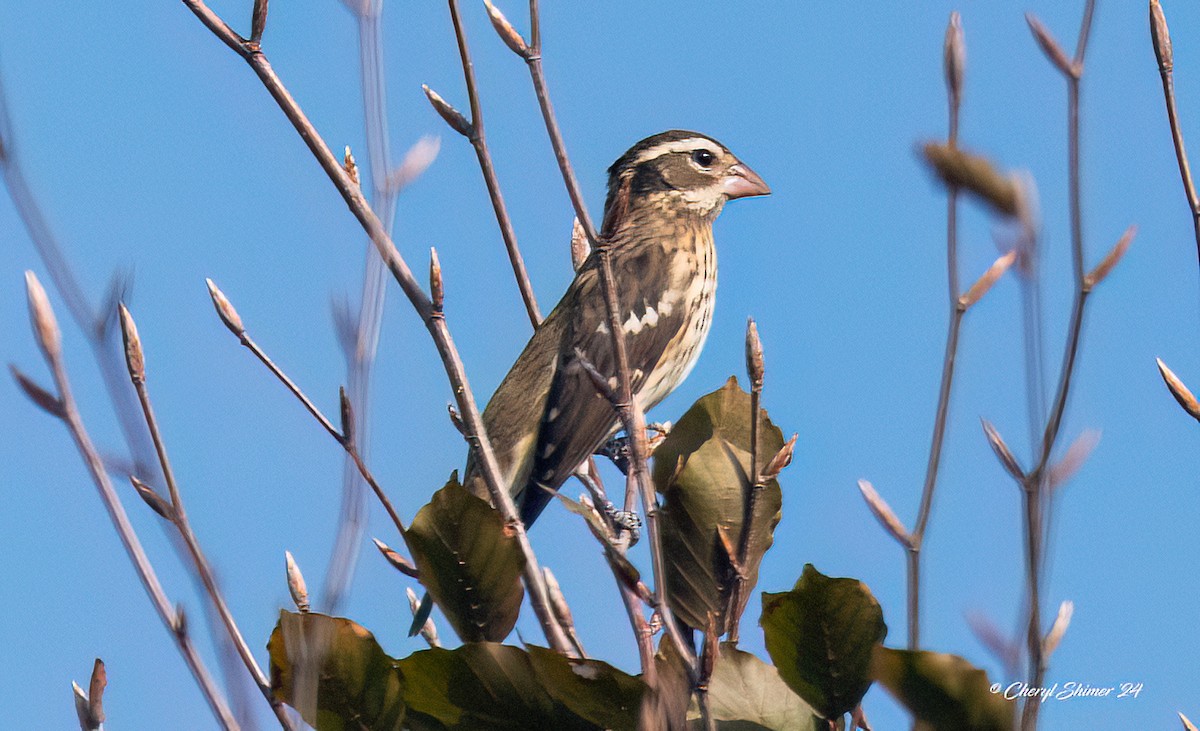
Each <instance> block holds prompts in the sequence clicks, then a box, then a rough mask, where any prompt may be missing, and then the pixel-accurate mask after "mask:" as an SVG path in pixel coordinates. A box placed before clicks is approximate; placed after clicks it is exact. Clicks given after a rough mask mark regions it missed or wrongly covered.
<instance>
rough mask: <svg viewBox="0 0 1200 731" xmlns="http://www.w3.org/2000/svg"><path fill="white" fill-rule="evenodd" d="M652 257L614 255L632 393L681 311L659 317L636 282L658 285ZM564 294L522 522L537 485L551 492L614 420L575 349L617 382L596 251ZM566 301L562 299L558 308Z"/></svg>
mask: <svg viewBox="0 0 1200 731" xmlns="http://www.w3.org/2000/svg"><path fill="white" fill-rule="evenodd" d="M653 254H654V252H652V251H650V250H644V251H642V252H623V255H621V256H614V260H613V268H614V276H615V277H616V279H617V281H618V288H617V289H618V293H619V298H620V312H621V313H622V318H623V319H622V329H623V330H624V331H625V349H626V353H627V356H628V361H629V367H630V375H631V377H632V384H631V385H632V387H633V391H634V393H637V392H638V391H639V390H640V389H641V387H642V385H643V384H644V383H645V382H646V378H647V376H648V375H649V374H650V373H651V372H653V370H654V369H655V368H656V367H657V366H658V364H659V361H660V360H661V359H662V356H663V352H664V351H665V350H666V347H667V344H668V342H670V341H671V339H672V338H674V337H675V335H676V334H677V333H678V332H679V331H680V329H681V328H682V327H683V323H684V313H683V312H682V308H680V307H675V308H672V310H671V311H670V312H668V314H667V315H665V316H662V315H660V314H659V312H658V310H657V309H655V308H656V305H657V303H656V302H653V301H649V300H648V299H647V298H646V296H645V295H646V293H647V292H646V288H645V287H642V286H638V282H644V281H647V280H648V281H653V282H655V283H656V284H657V283H659V282H663V281H665V279H666V274H665V273H663V272H658V271H656V270H655V268H656V267H658V268H661V267H662V266H663V263H662V257H661V254H660V255H659V256H654V255H653ZM568 295H569V296H571V297H574V298H575V300H574V302H573V303H571V304H570V306H569V311H570V313H571V316H570V322H569V324H568V325H567V326H566V327H565V329H564V332H563V338H562V342H561V347H560V349H559V352H558V361H557V366H556V368H555V370H554V376H553V380H552V381H551V384H550V389H549V394H548V396H547V398H546V400H545V410H544V411H543V418H542V424H541V430H540V432H539V434H538V438H537V442H536V446H535V449H534V450H533V461H532V469H531V470H530V472H529V478H528V484H527V487H526V488H525V491H524V493H523V494H522V495H521V496H520V498H519V503H520V505H521V517H522V519H523V520H524V521H525V524H526V525H528V524H529V523H530V522H532V519H533V518H536V517H537V515H538V514H539V513H540V512H541V511H542V508H544V507H545V505H546V503H548V502H549V501H550V494H549V493H548V492H546V489H543V488H548V489H551V490H557V489H558V488H559V486H561V485H562V483H563V482H565V481H566V480H567V478H568V477H570V476H571V473H572V472H574V471H575V469H576V468H578V467H579V465H580V464H582V463H583V461H584V460H586V459H587V458H588V457H589V456H591V455H592V453H593V452H595V451H596V449H597V448H598V447H599V446H600V445H601V444H602V443H603V441H604V440H605V439H606V438H607V437H608V436H609V435H610V434H611V433H612V432H613V430H614V429H615V428H616V426H617V424H618V421H619V420H618V417H617V414H616V411H615V410H614V409H613V407H612V404H610V403H609V402H608V400H607V399H606V398H605V397H604V396H602V395H601V394H600V393H598V392H597V391H596V386H595V384H593V383H592V380H591V378H590V377H589V376H588V374H587V372H586V371H584V369H583V367H582V366H581V365H580V364H579V361H578V358H577V356H576V349H578V350H579V351H581V352H582V353H583V354H584V356H585V357H586V358H587V359H588V360H589V361H590V362H591V363H592V364H593V365H594V366H596V369H597V370H598V371H599V372H600V373H601V374H603V375H605V376H610V380H609V382H610V383H613V384H615V383H616V359H615V358H614V356H613V350H612V340H611V335H610V334H609V329H608V311H607V308H606V306H605V302H604V296H603V294H602V292H601V288H600V283H599V271H598V267H597V261H596V255H595V254H593V255H592V257H591V258H590V259H589V260H588V262H587V263H586V264H585V265H584V267H582V268H581V270H580V273H579V276H578V277H577V278H576V280H575V283H574V285H573V286H572V288H571V291H570V292H568ZM655 295H657V291H656V292H655ZM566 305H567V298H564V302H563V303H562V304H560V308H562V307H564V306H566Z"/></svg>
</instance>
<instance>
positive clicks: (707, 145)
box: [633, 137, 721, 165]
mask: <svg viewBox="0 0 1200 731" xmlns="http://www.w3.org/2000/svg"><path fill="white" fill-rule="evenodd" d="M700 148H703V149H705V150H708V151H709V152H711V153H712V154H713V155H714V156H717V157H720V155H721V151H720V150H719V149H718V148H717V145H716V144H715V143H714V142H713V141H712V140H710V139H708V138H707V137H688V138H686V139H682V140H674V141H672V142H662V143H659V144H657V145H655V146H654V147H651V148H648V149H646V150H643V151H642V152H640V153H638V156H637V157H636V158H634V160H633V164H634V165H640V164H642V163H644V162H646V161H648V160H653V159H655V158H656V157H662V156H663V155H669V154H671V153H672V152H691V151H692V150H696V149H700Z"/></svg>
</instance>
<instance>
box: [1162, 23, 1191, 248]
mask: <svg viewBox="0 0 1200 731" xmlns="http://www.w3.org/2000/svg"><path fill="white" fill-rule="evenodd" d="M1150 40H1151V41H1152V42H1153V44H1154V57H1155V58H1156V59H1157V60H1158V73H1159V76H1161V77H1162V87H1163V101H1164V102H1165V103H1166V106H1167V121H1168V123H1169V124H1170V126H1171V141H1172V142H1173V143H1174V145H1175V160H1176V162H1177V163H1178V164H1179V177H1180V179H1181V180H1182V181H1183V194H1184V197H1185V198H1187V205H1188V210H1189V212H1190V213H1191V214H1192V228H1193V229H1194V230H1195V233H1196V257H1197V259H1200V194H1197V192H1196V181H1195V179H1194V178H1193V177H1192V168H1191V165H1189V164H1188V156H1187V149H1186V148H1185V147H1184V144H1183V129H1182V128H1181V126H1180V124H1179V112H1178V110H1177V109H1176V105H1175V75H1174V72H1175V56H1174V50H1173V49H1172V48H1171V32H1170V30H1169V29H1168V28H1167V16H1166V14H1164V13H1163V9H1162V3H1161V2H1159V0H1150Z"/></svg>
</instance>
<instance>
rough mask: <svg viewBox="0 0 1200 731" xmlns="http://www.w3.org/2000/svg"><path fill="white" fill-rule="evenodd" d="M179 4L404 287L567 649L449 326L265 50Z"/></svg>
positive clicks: (552, 637)
mask: <svg viewBox="0 0 1200 731" xmlns="http://www.w3.org/2000/svg"><path fill="white" fill-rule="evenodd" d="M184 4H185V5H186V6H187V7H188V9H190V10H191V11H192V12H193V13H194V14H195V15H196V17H197V18H198V19H199V20H200V22H201V23H202V24H203V25H204V26H205V27H206V28H208V29H209V30H210V31H211V32H212V33H213V35H215V36H216V37H217V38H218V39H219V40H221V41H222V42H223V43H224V44H225V45H226V46H228V47H229V48H230V49H232V50H233V51H234V52H235V53H237V54H238V55H239V56H240V57H241V58H242V59H243V60H245V61H246V63H247V64H248V65H249V66H250V68H251V69H252V70H253V71H254V73H255V74H256V75H257V76H258V78H259V80H260V81H261V82H262V83H263V86H264V87H265V88H266V90H267V91H268V93H270V94H271V97H272V98H273V99H274V100H275V102H276V103H277V104H278V105H279V108H280V110H281V111H283V113H284V115H285V116H286V117H287V118H288V121H289V122H291V124H292V126H293V127H294V128H295V129H296V132H297V133H298V134H299V135H300V137H301V139H303V140H304V142H305V144H307V146H308V148H309V151H310V152H312V154H313V156H314V158H316V160H317V162H318V164H320V166H321V168H322V169H323V170H324V171H325V174H326V175H327V176H328V177H329V179H330V182H332V183H333V185H334V187H335V188H336V189H337V191H338V193H339V194H340V195H341V196H342V198H343V200H345V202H346V205H347V206H348V207H349V209H350V212H351V213H352V214H354V217H355V218H356V219H357V220H358V221H359V223H360V224H361V225H362V227H363V230H364V231H366V233H367V235H368V236H369V237H370V239H371V241H372V243H374V244H375V247H376V249H377V250H378V251H379V254H380V256H381V257H382V258H383V260H384V262H385V263H386V264H387V267H388V269H389V270H390V271H391V273H392V276H393V277H394V278H395V279H396V282H397V283H398V284H399V285H400V288H401V290H403V291H404V294H405V296H406V297H408V300H409V302H410V303H411V304H412V307H413V309H414V310H415V311H416V313H417V315H418V316H419V317H420V318H421V320H422V321H423V322H424V324H425V327H426V329H427V330H428V331H429V334H430V336H431V337H432V338H433V341H434V345H435V346H436V347H437V350H438V355H439V356H440V358H441V361H442V365H443V367H444V368H445V370H446V375H447V378H448V379H449V381H450V385H451V388H452V390H453V392H454V396H455V399H456V400H457V402H458V407H459V411H460V413H461V414H462V415H463V421H464V424H465V425H466V427H467V431H468V434H469V437H468V441H469V443H470V445H471V448H472V449H473V450H475V453H476V456H477V457H478V461H479V465H480V472H481V473H482V475H483V478H484V482H485V484H486V485H487V488H488V492H489V495H490V497H491V499H492V503H493V505H495V506H496V509H497V510H498V511H499V512H500V514H501V516H502V517H503V518H504V520H505V522H506V523H508V524H509V525H511V526H512V527H513V532H514V533H515V534H516V539H517V542H518V545H519V546H520V548H521V551H522V553H523V555H524V557H525V567H524V574H523V576H524V580H525V586H526V589H527V590H528V591H529V595H530V603H531V605H532V606H533V610H534V613H535V614H536V615H537V617H538V620H539V622H540V623H541V625H542V629H543V631H544V632H545V634H546V639H547V642H549V644H550V646H551V647H553V648H554V649H555V650H557V651H559V652H562V653H564V654H569V653H570V652H571V647H570V643H569V642H568V640H567V638H566V636H565V635H564V634H563V631H562V629H561V628H560V627H559V626H558V623H557V622H555V620H554V616H553V614H552V611H551V609H550V606H549V599H548V597H547V594H546V586H545V583H544V582H543V580H542V576H541V571H540V570H539V566H538V561H537V557H536V556H535V555H534V553H533V548H532V546H530V544H529V538H528V536H527V535H526V534H525V527H524V525H522V524H521V521H520V519H519V518H518V517H517V511H516V506H515V505H514V504H513V501H512V496H510V495H509V494H508V490H507V489H506V487H505V485H504V482H503V480H502V479H501V478H500V470H499V468H498V467H497V464H496V457H495V455H494V454H493V453H492V447H491V442H490V441H489V440H488V437H487V433H486V431H485V429H484V426H483V419H482V417H481V416H480V412H479V408H478V406H477V405H476V403H475V395H474V393H473V392H472V390H471V387H470V384H469V383H468V381H467V376H466V371H465V369H464V367H463V364H462V359H461V358H460V357H459V354H458V349H457V347H455V345H454V340H453V338H451V336H450V330H449V328H448V327H447V326H446V320H445V318H444V317H438V316H435V311H434V308H433V302H432V301H431V300H430V298H429V296H428V295H427V294H426V293H425V292H424V291H423V290H422V289H421V287H420V285H419V284H417V281H416V278H415V277H414V276H413V274H412V270H411V269H409V267H408V263H407V262H406V261H405V260H404V258H403V257H402V256H401V255H400V252H399V250H398V249H397V248H396V245H395V243H393V242H392V239H391V236H389V235H388V233H387V231H386V229H385V228H384V226H383V224H382V223H381V222H380V220H379V218H378V216H376V215H375V211H374V210H373V209H372V208H371V205H370V204H369V203H368V202H367V200H366V198H364V197H363V195H362V191H361V190H359V187H358V186H357V185H355V184H354V182H353V181H352V180H351V179H350V176H349V175H347V173H346V171H345V170H344V169H343V168H342V166H341V165H340V164H339V162H338V160H337V158H336V157H334V155H333V153H332V152H331V151H330V149H329V146H328V145H326V144H325V141H324V139H323V138H322V137H321V135H320V134H319V133H318V132H317V130H316V128H315V127H313V125H312V122H310V121H309V120H308V117H307V116H305V114H304V112H303V110H301V109H300V106H299V105H298V104H297V103H296V101H295V99H293V98H292V95H291V94H290V93H289V92H288V90H287V88H286V87H285V86H284V85H283V82H282V81H281V80H280V79H279V77H278V76H277V75H276V73H275V70H274V68H272V66H271V64H270V62H269V61H268V60H267V57H266V55H265V54H263V53H262V51H261V49H258V48H256V47H253V46H251V45H250V44H249V43H248V42H247V41H246V40H245V39H244V38H242V37H241V36H240V35H238V34H237V33H236V32H234V30H233V29H232V28H230V27H229V25H228V24H226V23H225V21H224V20H222V19H221V18H220V17H218V16H217V15H216V14H215V13H214V12H213V11H212V10H210V9H209V7H208V6H207V5H206V4H205V3H204V2H203V0H184Z"/></svg>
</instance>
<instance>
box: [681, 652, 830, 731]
mask: <svg viewBox="0 0 1200 731" xmlns="http://www.w3.org/2000/svg"><path fill="white" fill-rule="evenodd" d="M708 704H709V710H710V711H711V712H712V715H713V718H714V719H716V721H717V728H718V729H722V731H760V730H761V731H809V730H810V729H811V731H826V729H828V728H829V725H828V724H827V723H826V722H825V721H823V720H821V718H819V717H818V716H817V715H816V713H815V712H814V711H813V709H812V708H811V707H809V705H808V704H807V703H805V702H804V701H803V699H801V698H800V696H798V695H796V694H795V693H793V692H792V689H791V688H789V687H788V686H787V684H786V683H784V682H783V680H782V679H781V678H780V677H779V671H778V670H776V669H775V668H774V667H772V666H771V665H768V664H767V663H765V662H763V661H762V660H759V659H758V658H757V657H755V656H754V655H752V654H750V653H748V652H743V651H742V650H739V649H737V647H735V646H734V645H732V644H731V643H728V642H726V643H724V644H722V645H721V657H720V659H718V660H717V667H716V670H715V671H714V672H713V676H712V680H710V681H709V684H708ZM689 719H691V720H692V722H693V725H695V724H696V723H698V722H699V711H698V710H696V711H695V712H694V713H692V714H689ZM697 728H699V727H697Z"/></svg>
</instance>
